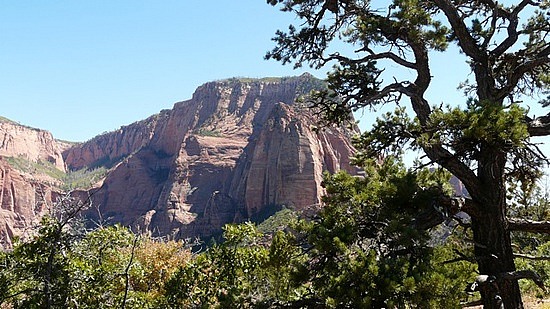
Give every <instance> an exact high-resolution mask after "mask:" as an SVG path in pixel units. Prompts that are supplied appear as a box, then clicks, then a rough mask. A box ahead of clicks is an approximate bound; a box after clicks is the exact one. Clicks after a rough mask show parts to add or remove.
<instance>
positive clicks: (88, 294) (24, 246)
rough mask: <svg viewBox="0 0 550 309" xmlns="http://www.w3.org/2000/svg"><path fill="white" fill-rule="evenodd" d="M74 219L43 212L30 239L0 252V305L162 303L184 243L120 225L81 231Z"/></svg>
mask: <svg viewBox="0 0 550 309" xmlns="http://www.w3.org/2000/svg"><path fill="white" fill-rule="evenodd" d="M63 217H64V218H65V219H63ZM77 221H78V220H76V217H74V216H67V215H65V216H56V217H52V216H45V217H44V218H43V220H42V223H41V226H40V228H39V230H38V231H37V233H36V235H35V236H34V237H33V238H32V239H30V240H28V241H21V240H19V241H17V242H16V243H14V247H13V250H11V251H7V252H2V253H1V254H0V286H1V287H2V289H1V292H0V305H6V304H9V305H10V306H12V307H13V308H123V307H124V308H158V307H162V306H165V300H164V284H165V283H166V282H167V281H168V278H169V277H170V276H171V275H172V274H173V273H174V272H175V271H176V269H177V268H178V267H179V266H181V265H183V264H184V263H185V262H186V261H187V259H188V258H189V254H188V253H187V252H188V251H186V250H185V249H184V247H183V243H181V242H175V241H164V242H159V241H156V240H153V239H151V238H147V237H145V238H138V236H137V235H134V234H133V233H131V232H130V230H128V229H127V228H124V227H121V226H111V227H99V228H97V229H95V230H93V231H89V232H85V231H82V230H79V229H75V227H77V226H79V225H78V224H77Z"/></svg>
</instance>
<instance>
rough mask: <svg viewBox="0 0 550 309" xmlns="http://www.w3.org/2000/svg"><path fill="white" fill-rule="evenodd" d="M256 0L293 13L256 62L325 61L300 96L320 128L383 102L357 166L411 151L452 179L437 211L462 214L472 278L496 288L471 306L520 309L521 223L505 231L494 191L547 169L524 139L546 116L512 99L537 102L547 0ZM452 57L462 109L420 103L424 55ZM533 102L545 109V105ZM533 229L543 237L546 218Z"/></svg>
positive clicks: (547, 29)
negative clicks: (313, 88)
mask: <svg viewBox="0 0 550 309" xmlns="http://www.w3.org/2000/svg"><path fill="white" fill-rule="evenodd" d="M267 2H268V3H269V4H271V5H277V6H279V7H280V8H281V10H282V11H286V12H292V13H294V14H296V16H297V17H298V19H299V21H298V23H299V26H295V25H291V26H289V28H288V30H287V31H277V32H276V35H275V37H274V38H273V41H274V42H275V44H276V45H275V47H274V48H273V49H272V50H271V51H270V52H268V53H267V55H266V58H267V59H275V60H278V61H281V62H282V63H283V64H286V63H291V62H292V63H294V66H295V67H300V66H302V65H304V64H309V65H310V66H312V67H315V68H321V67H325V66H327V65H328V64H334V69H333V70H332V72H330V73H329V74H328V78H327V83H328V87H327V88H326V89H322V90H319V91H317V92H314V93H313V94H312V96H311V97H310V103H311V104H312V107H314V108H316V109H317V110H318V111H319V112H320V113H321V114H322V115H323V116H324V119H325V121H327V122H330V123H346V122H350V121H351V113H352V112H355V111H359V110H362V109H368V110H374V111H379V110H380V108H381V106H383V105H385V104H393V105H395V111H394V112H390V113H387V114H385V115H383V116H382V117H381V118H379V119H378V120H377V121H376V123H375V124H374V126H373V128H372V129H371V130H369V131H367V132H365V133H363V134H362V135H361V136H360V137H359V138H357V139H356V147H357V148H358V149H359V151H360V153H359V155H358V157H359V159H360V160H364V159H366V158H372V157H385V156H387V155H390V154H394V155H395V154H397V155H400V154H402V153H403V152H404V151H405V150H407V149H408V148H413V149H414V150H419V151H421V152H423V153H424V154H425V157H424V159H425V161H426V163H425V164H427V165H431V166H435V167H437V166H441V167H443V168H444V169H446V170H447V171H449V172H451V173H452V174H453V175H454V176H455V177H457V178H458V180H460V181H461V182H462V184H463V185H464V187H465V189H466V190H467V191H468V196H467V197H466V198H465V199H464V202H463V203H460V204H461V206H460V207H455V208H454V210H451V208H452V207H454V206H452V205H455V206H456V205H457V204H456V203H455V204H453V203H449V204H448V205H449V206H448V207H447V208H448V209H446V210H444V211H442V213H444V214H447V215H446V217H448V218H450V217H452V216H453V215H454V214H455V213H456V212H457V211H458V210H462V211H463V212H466V213H467V215H468V216H469V219H471V220H470V221H469V223H468V224H469V225H470V227H471V229H472V237H473V244H475V250H474V253H475V255H476V257H475V261H476V262H477V264H478V268H479V272H480V273H481V274H483V275H487V276H491V278H493V277H494V278H496V281H497V285H498V288H496V289H490V288H489V285H487V284H485V283H484V286H483V287H482V288H481V289H482V291H481V297H482V302H483V305H484V306H486V307H487V308H500V307H501V305H504V306H505V307H511V308H516V307H521V306H522V305H521V295H520V289H519V285H518V284H517V282H516V281H517V279H516V278H515V277H514V276H509V275H510V274H512V273H514V272H515V271H516V266H515V265H514V256H513V249H514V248H512V243H511V241H510V240H511V238H510V232H511V230H512V229H525V230H528V229H529V227H525V226H526V225H524V226H520V225H513V224H510V225H508V224H507V220H509V218H508V217H509V216H510V215H511V214H512V213H511V212H507V211H508V210H509V209H510V207H508V205H507V201H506V190H507V186H508V185H509V183H514V182H520V183H521V185H520V186H518V189H520V190H530V188H532V187H533V183H534V182H535V181H536V180H537V179H538V178H539V177H540V175H541V166H542V165H543V164H546V163H547V162H548V160H547V158H546V157H545V155H544V154H543V153H542V152H541V151H540V150H539V149H538V148H537V146H536V145H535V144H533V143H532V140H531V137H535V136H548V135H550V125H549V124H550V114H547V115H545V116H539V117H536V118H534V119H533V118H530V117H528V116H527V111H528V110H529V108H528V107H527V108H526V107H522V106H520V103H523V102H521V100H522V99H526V100H531V99H532V98H533V97H534V98H535V99H536V97H539V98H540V97H541V96H547V95H548V91H549V88H548V87H549V85H550V84H549V83H548V73H547V72H548V70H549V69H550V48H549V44H550V43H549V42H548V37H549V36H548V35H549V34H550V24H549V23H548V16H549V15H550V11H549V10H550V6H549V4H548V1H520V2H518V3H497V2H496V1H481V2H480V1H454V0H449V1H447V0H412V1H411V0H395V1H391V2H390V3H383V2H376V1H362V0H349V1H347V0H346V1H333V0H324V1H319V0H306V1H303V0H299V1H298V0H269V1H267ZM335 43H337V44H335ZM450 46H454V47H455V48H452V49H451V48H449V47H450ZM455 51H458V52H459V53H461V54H462V55H463V57H465V59H466V61H465V63H464V65H465V66H466V69H467V70H469V76H464V79H465V81H464V82H462V83H461V84H460V85H458V86H459V87H460V89H462V90H463V91H464V94H465V99H464V103H465V104H460V102H453V104H454V105H453V106H450V105H448V106H444V104H445V103H448V102H444V100H445V98H442V99H441V100H438V101H437V102H435V103H437V104H439V103H440V102H443V103H441V105H439V106H438V105H434V104H433V103H434V102H432V103H431V104H430V102H429V101H428V90H429V88H430V87H433V86H432V80H433V79H434V74H432V72H431V69H432V68H431V67H430V65H431V64H432V62H431V59H432V56H433V55H434V54H435V53H438V52H446V53H452V52H455ZM390 67H391V70H386V69H388V68H390ZM470 77H472V79H471V80H468V79H467V78H470ZM449 86H450V87H453V85H449ZM455 86H457V85H455ZM405 99H408V103H410V105H409V106H405V104H407V102H406V101H405ZM541 103H542V105H543V106H545V107H548V101H547V98H544V99H543V100H542V101H541ZM399 190H404V192H405V193H406V192H408V191H410V189H406V188H405V189H402V188H399ZM518 214H519V213H518ZM411 219H416V218H411ZM457 220H458V221H459V222H460V219H457ZM443 221H444V220H440V222H439V223H442V222H443ZM432 224H436V221H433V222H432ZM531 226H533V225H531ZM539 226H545V227H546V229H542V228H539V229H538V231H545V230H546V231H548V227H550V221H547V222H542V223H540V225H539ZM533 231H534V230H532V229H531V232H533ZM420 241H421V239H420ZM500 300H502V302H503V304H500V303H499V302H501V301H500Z"/></svg>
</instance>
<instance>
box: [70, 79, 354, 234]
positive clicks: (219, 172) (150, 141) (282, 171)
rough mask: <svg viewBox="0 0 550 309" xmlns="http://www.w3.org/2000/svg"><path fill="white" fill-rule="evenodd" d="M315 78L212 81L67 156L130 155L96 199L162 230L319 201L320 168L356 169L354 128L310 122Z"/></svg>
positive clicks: (193, 228)
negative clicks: (321, 127) (305, 103)
mask: <svg viewBox="0 0 550 309" xmlns="http://www.w3.org/2000/svg"><path fill="white" fill-rule="evenodd" d="M318 86H319V81H318V80H315V79H314V78H313V77H311V76H307V75H305V76H300V77H294V78H283V79H263V80H238V79H232V80H225V81H219V82H211V83H207V84H205V85H203V86H201V87H199V88H198V89H197V91H196V92H195V93H194V95H193V97H192V99H190V100H188V101H184V102H180V103H176V104H175V105H174V108H173V109H172V110H169V111H163V112H161V113H160V114H159V115H157V116H155V117H152V118H149V119H148V120H146V121H142V122H140V123H136V124H132V125H130V126H127V127H124V128H123V129H121V130H119V131H116V132H113V133H109V134H106V135H104V136H100V137H97V138H95V139H94V140H91V141H90V142H88V143H84V144H82V145H79V146H78V147H74V148H72V149H69V150H67V151H66V152H65V157H66V158H67V165H68V166H69V167H70V168H80V167H82V166H83V164H84V165H97V163H98V162H101V160H104V158H109V160H107V161H113V160H112V158H117V157H120V156H125V155H126V157H124V159H123V160H122V161H120V162H118V163H117V165H116V166H115V167H114V169H113V170H112V171H111V172H110V173H109V174H108V176H107V177H106V179H105V180H104V182H103V185H102V186H101V187H100V188H99V189H97V190H94V192H93V195H92V196H93V200H94V203H95V204H96V205H99V209H100V211H101V213H102V216H103V218H110V220H111V222H120V223H122V224H125V225H131V226H134V227H135V228H136V229H139V230H141V231H148V232H151V233H153V234H158V235H171V236H174V237H192V236H209V235H213V234H216V233H217V232H219V231H220V228H221V226H223V224H225V223H228V222H235V221H241V220H245V219H249V218H253V217H255V216H258V215H261V214H263V213H268V212H269V211H270V209H273V208H274V207H278V206H281V205H286V206H289V207H294V208H298V209H300V208H302V207H306V206H310V205H313V204H318V203H320V198H321V196H322V194H323V188H322V187H321V180H322V173H323V171H329V172H335V171H338V170H340V169H347V170H349V171H352V172H353V171H354V168H352V167H351V166H350V164H349V157H350V156H351V155H352V153H353V148H352V146H351V145H350V142H349V135H350V134H351V133H352V132H347V131H345V130H343V129H336V128H331V129H327V130H325V131H320V132H316V131H314V130H312V129H311V127H312V126H313V125H314V124H315V123H316V118H315V117H314V115H313V114H312V112H311V111H310V110H309V109H307V108H304V107H301V106H300V105H299V104H297V103H296V100H297V98H298V96H300V95H302V94H304V93H307V92H309V91H310V90H311V88H312V87H318ZM138 136H139V138H136V137H138ZM98 141H101V145H103V146H97V145H96V144H95V143H97V142H98ZM129 141H130V142H129ZM106 145H109V146H108V147H111V146H110V145H115V146H113V148H117V147H116V145H125V147H126V148H125V149H124V151H119V152H110V151H105V148H106ZM102 151H103V152H102ZM111 153H114V155H111ZM127 154H129V155H127ZM82 158H86V159H85V160H83V159H82ZM75 162H77V163H75ZM90 216H94V214H93V213H91V214H90ZM95 219H97V218H95Z"/></svg>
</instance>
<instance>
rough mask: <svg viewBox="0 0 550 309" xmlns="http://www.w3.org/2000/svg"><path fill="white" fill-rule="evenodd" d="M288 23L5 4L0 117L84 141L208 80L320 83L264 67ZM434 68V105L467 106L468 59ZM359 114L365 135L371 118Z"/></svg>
mask: <svg viewBox="0 0 550 309" xmlns="http://www.w3.org/2000/svg"><path fill="white" fill-rule="evenodd" d="M291 23H294V24H296V23H297V20H296V19H295V16H294V15H292V14H291V13H285V12H281V11H279V10H278V9H277V8H275V7H272V6H270V5H268V4H266V1H265V0H239V1H235V0H162V1H158V0H148V1H145V0H117V1H108V0H94V1H91V0H88V1H85V0H80V1H74V0H70V1H62V0H57V1H43V0H18V1H8V0H0V116H4V117H7V118H9V119H11V120H14V121H17V122H19V123H21V124H24V125H28V126H31V127H36V128H41V129H45V130H48V131H50V132H52V133H53V135H54V137H56V138H58V139H62V140H68V141H85V140H88V139H90V138H92V137H94V136H96V135H98V134H101V133H103V132H107V131H112V130H116V129H118V128H119V127H120V126H123V125H127V124H130V123H132V122H135V121H139V120H142V119H145V118H147V117H148V116H151V115H153V114H155V113H158V112H159V111H160V110H162V109H167V108H171V107H172V106H173V104H174V103H176V102H179V101H183V100H187V99H189V98H191V96H192V94H193V92H194V90H195V89H196V88H197V87H198V86H200V85H201V84H204V83H206V82H209V81H213V80H219V79H225V78H230V77H258V78H259V77H272V76H292V75H300V74H302V73H304V72H306V71H307V72H310V73H312V74H313V75H315V76H317V77H319V78H324V77H325V76H326V71H327V70H326V69H325V70H322V71H313V70H312V69H310V68H309V67H305V68H302V69H299V70H294V69H293V67H292V65H286V66H283V65H282V64H281V63H279V62H276V61H273V60H270V61H266V60H264V55H265V53H266V52H267V51H268V50H270V49H271V48H273V47H274V43H273V42H272V41H271V38H272V37H273V36H274V33H275V31H276V30H277V29H287V26H288V25H289V24H291ZM431 68H432V74H433V75H434V78H433V82H432V85H431V86H430V92H429V96H428V97H429V99H430V102H432V103H435V104H438V103H440V102H445V103H451V104H457V103H463V102H464V101H465V99H464V97H463V96H462V95H461V93H460V91H457V90H456V86H457V85H458V84H459V83H460V82H461V81H463V80H464V79H465V78H467V77H468V67H467V65H465V62H464V58H463V56H461V55H460V54H459V53H456V52H452V51H451V52H445V53H440V54H435V55H434V58H433V61H432V63H431ZM386 69H387V70H388V72H391V70H392V69H393V68H392V65H391V64H389V65H388V67H387V68H386ZM405 74H407V73H406V72H405ZM411 74H412V73H411ZM547 112H548V111H545V112H544V113H547ZM357 116H358V117H359V118H361V120H360V121H361V122H360V126H361V127H363V128H365V127H366V124H369V123H372V121H373V120H374V117H373V116H370V115H369V114H358V115H357Z"/></svg>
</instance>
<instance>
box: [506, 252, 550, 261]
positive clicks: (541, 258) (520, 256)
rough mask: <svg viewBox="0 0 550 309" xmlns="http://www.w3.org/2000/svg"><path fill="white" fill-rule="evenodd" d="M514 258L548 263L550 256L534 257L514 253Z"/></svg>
mask: <svg viewBox="0 0 550 309" xmlns="http://www.w3.org/2000/svg"><path fill="white" fill-rule="evenodd" d="M514 257H515V258H518V259H527V260H532V261H550V256H545V255H544V256H534V255H528V254H522V253H514Z"/></svg>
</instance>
